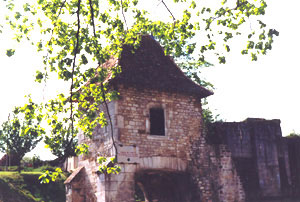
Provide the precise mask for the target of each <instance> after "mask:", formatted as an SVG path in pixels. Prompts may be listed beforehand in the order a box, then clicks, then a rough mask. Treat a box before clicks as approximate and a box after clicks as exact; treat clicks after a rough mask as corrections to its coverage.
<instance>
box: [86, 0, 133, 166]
mask: <svg viewBox="0 0 300 202" xmlns="http://www.w3.org/2000/svg"><path fill="white" fill-rule="evenodd" d="M89 4H90V10H91V20H92V26H93V33H94V38H95V39H96V37H97V35H96V27H95V21H94V9H93V5H92V0H89ZM121 4H122V14H123V17H124V21H125V24H126V19H125V16H124V13H123V2H122V0H121ZM126 27H127V24H126ZM127 29H128V28H127ZM94 45H95V48H96V50H97V54H99V52H100V51H99V49H98V46H97V44H96V43H95V41H94ZM98 65H99V66H100V65H101V64H100V61H98ZM101 91H102V98H103V103H104V105H105V109H106V113H107V116H108V119H109V125H110V129H111V139H112V142H113V147H114V148H115V150H116V154H115V158H116V160H117V153H118V148H117V146H116V143H115V139H114V131H113V125H112V118H111V115H110V113H109V109H108V104H107V102H106V96H105V92H104V87H103V83H102V82H101Z"/></svg>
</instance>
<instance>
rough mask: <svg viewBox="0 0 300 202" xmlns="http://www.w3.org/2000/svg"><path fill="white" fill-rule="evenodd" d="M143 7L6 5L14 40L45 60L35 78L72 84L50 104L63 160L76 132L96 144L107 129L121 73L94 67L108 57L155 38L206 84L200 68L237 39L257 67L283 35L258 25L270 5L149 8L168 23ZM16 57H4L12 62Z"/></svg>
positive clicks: (90, 2)
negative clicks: (113, 87)
mask: <svg viewBox="0 0 300 202" xmlns="http://www.w3.org/2000/svg"><path fill="white" fill-rule="evenodd" d="M146 2H147V3H149V2H148V1H142V0H103V1H99V0H37V1H33V0H32V1H28V2H25V3H24V4H23V6H22V7H20V8H18V7H19V6H18V5H17V4H16V3H17V2H16V1H14V0H8V1H7V5H6V7H7V8H8V9H9V10H11V12H10V14H9V15H8V16H7V17H6V20H7V23H8V24H9V25H10V27H11V28H12V29H14V30H15V33H16V35H15V39H16V40H17V41H22V40H23V39H25V40H30V41H31V42H32V43H33V45H35V46H36V48H37V51H40V52H42V53H44V57H43V64H44V68H41V70H40V71H38V72H37V74H36V81H38V82H42V81H46V80H47V78H48V77H49V75H50V73H51V72H54V73H56V74H57V76H58V78H60V79H63V80H65V81H66V82H69V83H70V94H69V95H60V96H59V97H58V98H56V99H53V100H51V101H50V102H49V104H48V105H46V107H47V110H48V120H49V121H48V123H49V125H50V126H51V127H52V134H51V136H49V137H50V139H46V143H47V144H48V145H49V146H50V147H51V148H53V149H52V150H53V151H54V152H55V153H56V155H63V154H62V153H63V152H62V150H61V149H59V145H60V144H56V143H61V142H66V144H67V145H71V144H72V145H73V143H70V142H72V141H73V140H74V134H76V133H77V131H78V130H77V129H78V128H80V129H81V130H82V131H83V133H84V134H85V135H87V136H89V137H91V135H92V132H93V130H94V128H95V126H96V125H97V124H100V125H102V126H105V125H107V124H108V123H110V122H108V121H109V120H108V121H107V120H106V118H105V117H106V116H105V115H104V112H103V111H101V110H99V108H98V106H99V105H100V104H103V103H104V104H105V103H106V102H109V101H110V100H112V99H115V98H116V96H117V93H116V92H112V91H108V86H107V82H106V78H108V75H109V76H111V77H113V76H115V75H116V74H118V73H119V72H120V71H121V70H120V68H119V67H118V66H115V67H112V68H111V69H104V68H95V67H97V66H100V65H101V64H103V63H104V62H105V61H107V60H108V59H109V58H110V57H114V58H119V57H120V53H121V51H122V47H123V46H124V45H130V46H132V47H134V48H137V47H138V46H139V41H140V39H141V35H143V34H149V35H152V36H153V37H154V38H155V39H156V40H158V41H159V43H160V44H162V46H163V47H164V50H165V53H166V54H168V55H172V56H173V57H174V60H175V62H177V63H178V64H180V67H181V68H182V69H183V70H184V72H185V73H186V74H187V75H188V76H190V77H191V78H192V79H194V80H195V81H196V82H198V83H200V84H203V85H206V84H207V83H205V82H204V81H203V80H201V79H200V78H199V76H198V75H199V74H198V73H199V68H200V67H202V66H209V65H211V62H210V61H214V58H215V59H216V60H217V61H218V62H219V63H225V62H226V56H228V54H230V52H231V50H232V48H231V45H232V41H234V39H236V40H238V41H240V43H241V44H242V43H244V48H242V50H241V53H242V54H246V55H247V54H248V55H250V57H251V59H252V60H257V56H258V55H259V54H266V53H267V51H268V50H271V49H272V43H273V36H274V35H278V32H277V31H276V30H275V29H272V28H268V26H267V25H266V24H265V23H264V22H263V21H262V19H261V17H262V16H263V15H264V14H265V12H266V8H267V3H266V1H265V0H234V1H232V0H220V1H213V3H212V1H210V0H207V1H194V0H173V1H170V0H169V1H164V0H161V1H159V5H157V2H156V1H151V2H152V4H153V7H154V8H155V7H162V8H164V11H165V13H162V15H164V16H170V18H168V19H166V20H163V17H162V18H161V19H160V18H159V19H157V18H155V16H154V15H152V14H151V10H146V8H143V4H144V3H146ZM19 3H20V2H18V4H19ZM33 31H34V32H33ZM37 32H39V34H37ZM14 52H15V50H12V49H10V50H7V55H8V56H12V55H13V54H14ZM87 83H88V84H89V85H85V84H87ZM79 109H80V110H79ZM59 114H65V116H64V119H62V120H58V118H57V117H59ZM66 114H68V115H67V116H66ZM79 117H80V119H79ZM108 118H109V116H108ZM74 126H76V127H74ZM112 138H113V134H112ZM62 145H64V144H62ZM83 148H86V147H85V146H83ZM79 150H80V149H79ZM82 150H84V149H82ZM84 151H85V150H84Z"/></svg>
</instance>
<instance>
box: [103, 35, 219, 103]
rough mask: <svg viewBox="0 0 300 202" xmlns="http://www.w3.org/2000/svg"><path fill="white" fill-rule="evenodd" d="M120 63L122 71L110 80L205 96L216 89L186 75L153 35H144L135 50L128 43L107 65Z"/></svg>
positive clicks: (125, 84)
mask: <svg viewBox="0 0 300 202" xmlns="http://www.w3.org/2000/svg"><path fill="white" fill-rule="evenodd" d="M116 63H118V64H119V65H120V66H121V69H122V72H121V73H120V74H119V75H117V76H116V77H115V78H113V79H111V80H110V81H109V82H110V83H111V84H123V85H124V86H131V87H135V88H139V89H142V88H147V89H153V90H160V91H166V92H175V93H181V94H188V95H195V96H197V97H199V98H204V97H207V96H209V95H212V94H213V92H211V91H209V90H207V89H206V88H204V87H202V86H200V85H198V84H196V83H195V82H194V81H192V80H191V79H190V78H188V77H187V76H185V75H184V73H183V72H182V71H181V70H180V68H179V67H178V66H177V65H176V64H175V63H174V61H173V59H172V58H170V57H169V56H166V55H165V54H164V50H163V48H162V47H161V46H160V44H159V43H158V42H157V41H155V40H154V39H153V38H152V37H151V36H149V35H144V36H142V40H141V44H140V47H139V48H138V49H137V50H136V51H135V53H132V51H131V48H130V47H127V46H125V47H124V48H123V51H122V53H121V58H120V60H119V61H117V60H114V59H110V60H109V61H107V62H106V64H105V65H107V66H111V65H115V64H116Z"/></svg>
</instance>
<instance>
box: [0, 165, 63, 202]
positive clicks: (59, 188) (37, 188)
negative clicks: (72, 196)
mask: <svg viewBox="0 0 300 202" xmlns="http://www.w3.org/2000/svg"><path fill="white" fill-rule="evenodd" d="M39 175H41V172H40V171H39V172H22V173H21V174H19V173H17V172H0V201H3V202H34V201H47V202H51V201H52V202H64V201H65V200H66V199H65V189H64V184H63V180H64V179H65V177H63V178H62V179H60V180H58V181H57V182H55V183H49V184H40V181H39V180H38V177H39ZM53 193H55V194H53Z"/></svg>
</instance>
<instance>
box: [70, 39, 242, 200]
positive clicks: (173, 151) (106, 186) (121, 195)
mask: <svg viewBox="0 0 300 202" xmlns="http://www.w3.org/2000/svg"><path fill="white" fill-rule="evenodd" d="M117 64H118V65H120V66H121V68H122V73H121V74H119V75H118V76H117V77H115V78H114V79H112V80H110V86H111V88H113V89H115V90H117V91H118V92H119V93H120V98H119V99H118V100H116V101H112V102H110V103H108V107H109V111H110V115H111V118H112V125H113V134H114V139H115V140H116V143H117V150H115V149H113V147H112V138H111V131H110V128H109V127H106V128H101V127H100V126H99V127H97V128H95V131H94V134H93V138H92V139H84V138H83V137H80V139H79V141H80V142H86V143H88V144H89V145H90V152H89V155H88V156H83V157H80V158H79V163H78V166H79V167H78V168H77V169H76V170H75V171H74V172H73V174H72V175H71V176H70V177H69V178H68V179H67V181H66V185H67V201H69V202H71V201H72V202H75V201H80V202H81V201H99V202H134V201H136V198H141V199H144V200H146V201H149V202H197V201H216V200H214V199H218V200H219V198H226V197H227V198H228V197H229V200H222V201H234V200H235V199H236V198H238V199H240V200H238V201H242V199H241V198H242V197H243V196H242V195H243V193H242V191H241V190H242V188H241V187H240V183H239V179H238V177H237V176H236V175H235V172H231V171H232V169H234V168H233V166H232V164H231V161H230V154H229V155H228V151H227V150H226V148H221V149H220V148H218V151H219V153H216V152H215V148H213V146H209V145H207V144H206V141H205V138H204V135H203V134H202V109H201V102H200V101H201V98H205V97H207V96H209V95H211V94H212V92H210V91H208V90H207V89H205V88H203V87H201V86H199V85H197V84H196V83H194V82H193V81H192V80H190V79H189V78H188V77H186V76H185V75H184V74H183V72H182V71H181V70H180V69H179V68H178V66H177V65H176V64H175V63H174V61H173V60H172V58H170V57H169V56H166V55H165V54H164V50H163V48H162V47H161V46H160V45H159V44H158V42H156V41H155V40H154V39H153V38H152V37H150V36H143V37H142V41H141V44H140V47H139V48H138V49H137V51H136V52H135V53H134V54H133V53H132V52H131V50H130V48H129V47H125V48H124V50H123V52H122V54H121V59H120V60H115V59H110V60H109V61H107V62H106V63H105V64H104V65H106V66H113V65H117ZM226 152H227V153H226ZM115 153H116V154H117V159H118V163H119V164H120V166H121V169H122V170H121V173H120V174H118V175H105V174H99V173H97V172H96V171H97V168H98V165H97V163H96V158H97V157H98V156H113V155H115ZM223 154H224V155H223ZM224 159H225V160H224ZM221 161H222V162H223V163H224V162H225V164H226V165H227V166H225V167H224V169H225V172H223V173H222V170H224V169H223V167H222V166H220V165H219V164H220V163H221ZM213 169H214V170H213ZM226 169H227V170H226ZM229 170H230V172H228V173H227V171H229ZM224 173H225V174H224ZM228 176H229V177H231V178H230V180H227V181H228V182H232V183H233V184H232V186H231V187H232V189H233V192H235V193H232V190H230V189H227V188H225V187H221V186H218V185H219V184H220V183H223V184H224V182H223V181H226V178H228ZM224 179H225V180H224ZM222 180H223V181H222ZM226 183H227V182H226ZM220 190H221V191H220ZM237 193H241V194H237ZM226 194H227V195H228V196H227V195H226ZM227 198H226V199H227ZM231 198H232V200H230V199H231Z"/></svg>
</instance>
